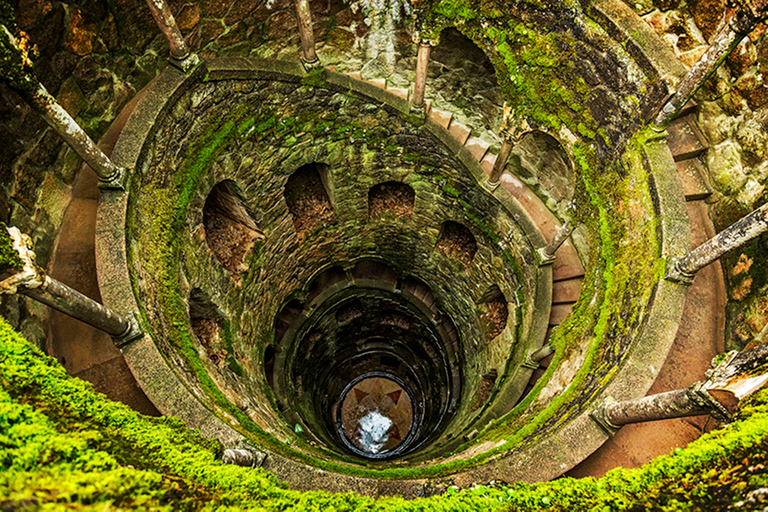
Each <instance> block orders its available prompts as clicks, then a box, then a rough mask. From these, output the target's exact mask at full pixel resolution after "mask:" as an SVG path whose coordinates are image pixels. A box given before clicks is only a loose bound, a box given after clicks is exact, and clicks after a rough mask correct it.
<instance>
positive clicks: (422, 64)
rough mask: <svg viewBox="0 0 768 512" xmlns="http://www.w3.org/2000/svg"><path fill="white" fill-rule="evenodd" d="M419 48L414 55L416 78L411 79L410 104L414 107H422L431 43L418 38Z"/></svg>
mask: <svg viewBox="0 0 768 512" xmlns="http://www.w3.org/2000/svg"><path fill="white" fill-rule="evenodd" d="M417 44H418V45H419V50H418V53H417V55H416V78H415V79H414V80H413V98H412V100H411V105H412V106H413V107H414V108H416V109H423V108H424V93H425V91H426V89H427V68H428V67H429V54H430V52H431V51H432V44H431V43H430V42H429V41H427V40H425V39H419V40H418V43H417Z"/></svg>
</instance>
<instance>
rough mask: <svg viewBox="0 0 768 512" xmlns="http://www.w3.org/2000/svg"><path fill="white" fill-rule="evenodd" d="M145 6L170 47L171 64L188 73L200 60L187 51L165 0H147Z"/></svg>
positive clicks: (187, 48)
mask: <svg viewBox="0 0 768 512" xmlns="http://www.w3.org/2000/svg"><path fill="white" fill-rule="evenodd" d="M147 5H149V10H150V11H151V12H152V16H153V17H154V18H155V22H156V23H157V26H158V27H159V28H160V31H161V32H162V33H163V35H164V36H165V38H166V39H167V40H168V45H169V46H170V47H171V63H172V64H173V65H174V66H176V67H178V68H179V69H181V70H182V71H184V72H185V73H188V72H189V71H190V70H191V69H192V68H194V67H195V66H196V65H197V64H198V63H199V62H200V60H199V59H198V58H197V56H196V55H195V54H193V53H191V52H190V51H189V47H188V46H187V43H185V42H184V37H182V35H181V31H180V30H179V27H178V26H177V25H176V20H175V19H174V18H173V14H171V9H170V8H169V7H168V4H167V3H166V2H165V0H147Z"/></svg>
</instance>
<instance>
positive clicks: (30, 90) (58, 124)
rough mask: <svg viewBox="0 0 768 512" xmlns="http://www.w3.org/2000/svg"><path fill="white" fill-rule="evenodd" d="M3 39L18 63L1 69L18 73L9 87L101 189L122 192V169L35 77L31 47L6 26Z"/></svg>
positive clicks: (0, 35) (2, 28) (0, 30)
mask: <svg viewBox="0 0 768 512" xmlns="http://www.w3.org/2000/svg"><path fill="white" fill-rule="evenodd" d="M0 39H1V40H2V43H3V45H4V46H6V47H7V49H8V58H9V60H11V61H15V62H10V63H7V62H6V63H3V64H4V65H2V68H0V71H2V72H3V73H4V74H5V73H9V72H11V70H12V71H13V72H14V73H15V76H10V75H9V76H8V77H7V78H8V82H9V85H10V86H11V87H12V88H13V89H14V90H15V91H16V92H17V93H19V95H20V96H21V97H22V98H23V99H24V101H25V102H26V103H27V104H29V106H30V107H32V109H33V110H34V111H35V112H37V113H38V114H39V115H40V116H41V117H42V118H43V119H44V120H45V122H46V123H48V124H49V125H50V126H51V128H53V129H54V130H55V131H56V133H58V134H59V135H60V136H61V138H63V139H64V141H65V142H66V143H67V144H68V145H69V146H70V147H71V148H72V149H73V150H75V152H76V153H77V154H78V155H80V158H82V159H83V160H85V163H87V164H88V165H89V166H90V167H91V169H93V170H94V171H95V172H96V174H97V175H98V177H99V186H100V187H102V188H117V189H122V188H123V174H124V173H123V170H122V169H120V168H119V167H117V166H116V165H115V164H113V163H112V161H111V160H110V159H109V157H108V156H107V155H105V154H104V152H103V151H102V150H101V149H99V147H98V146H97V145H96V143H94V142H93V140H91V138H90V137H89V136H88V134H87V133H85V132H84V131H83V129H82V128H80V126H79V125H78V124H77V122H76V121H75V120H74V119H72V116H70V115H69V114H68V113H67V111H66V110H64V108H63V107H62V106H61V105H59V103H58V102H57V101H56V99H55V98H54V97H53V96H51V95H50V94H49V93H48V91H47V90H46V89H45V87H44V86H43V84H41V83H40V82H38V81H37V79H36V78H35V77H34V76H33V74H32V62H31V61H30V60H29V55H28V48H27V47H28V44H20V43H19V41H18V40H17V39H16V38H15V37H14V35H13V34H11V32H10V31H9V30H8V29H7V28H6V27H5V25H0ZM6 66H8V67H9V68H10V69H8V68H7V67H6ZM14 68H18V69H14Z"/></svg>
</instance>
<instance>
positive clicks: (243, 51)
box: [219, 41, 251, 57]
mask: <svg viewBox="0 0 768 512" xmlns="http://www.w3.org/2000/svg"><path fill="white" fill-rule="evenodd" d="M250 53H251V43H250V42H249V41H241V42H239V43H236V44H233V45H230V46H226V47H224V48H223V49H222V50H221V51H220V52H219V55H220V56H221V57H247V56H248V55H249V54H250Z"/></svg>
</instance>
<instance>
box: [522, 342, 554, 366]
mask: <svg viewBox="0 0 768 512" xmlns="http://www.w3.org/2000/svg"><path fill="white" fill-rule="evenodd" d="M554 353H555V349H554V348H553V347H552V345H544V346H543V347H541V348H540V349H538V350H536V351H535V352H532V353H530V354H528V357H526V358H525V361H524V362H523V364H522V366H523V368H530V369H531V370H535V369H536V368H538V367H539V363H540V362H541V360H542V359H544V358H546V357H549V356H551V355H552V354H554Z"/></svg>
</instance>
